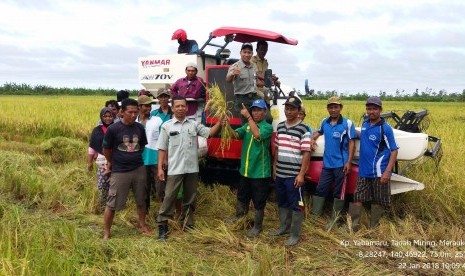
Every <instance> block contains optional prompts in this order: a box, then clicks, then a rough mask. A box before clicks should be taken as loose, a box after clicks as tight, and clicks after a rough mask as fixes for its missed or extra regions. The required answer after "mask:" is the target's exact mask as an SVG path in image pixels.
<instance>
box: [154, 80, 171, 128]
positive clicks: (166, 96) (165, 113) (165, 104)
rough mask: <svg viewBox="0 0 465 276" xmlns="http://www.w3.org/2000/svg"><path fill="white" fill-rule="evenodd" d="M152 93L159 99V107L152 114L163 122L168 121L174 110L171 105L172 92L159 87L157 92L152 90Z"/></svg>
mask: <svg viewBox="0 0 465 276" xmlns="http://www.w3.org/2000/svg"><path fill="white" fill-rule="evenodd" d="M152 95H153V96H155V98H157V100H158V104H159V106H160V107H159V108H158V109H154V110H152V112H150V116H158V117H160V118H161V120H162V121H163V122H166V121H168V120H169V119H171V117H172V116H173V111H172V110H171V107H170V105H169V101H170V97H171V94H170V93H169V91H168V90H167V89H165V88H159V89H158V90H157V92H152Z"/></svg>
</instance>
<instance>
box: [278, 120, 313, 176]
mask: <svg viewBox="0 0 465 276" xmlns="http://www.w3.org/2000/svg"><path fill="white" fill-rule="evenodd" d="M309 128H310V127H309V126H308V125H305V124H304V123H302V122H300V123H299V124H297V125H295V126H287V125H286V121H283V122H281V123H279V124H278V128H277V132H276V138H275V141H274V143H275V146H276V147H277V148H278V160H277V162H276V176H278V177H281V178H287V177H295V176H297V175H298V174H299V172H300V167H301V166H302V157H303V152H304V151H311V147H310V139H311V135H312V130H311V128H310V129H309Z"/></svg>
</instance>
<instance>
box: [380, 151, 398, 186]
mask: <svg viewBox="0 0 465 276" xmlns="http://www.w3.org/2000/svg"><path fill="white" fill-rule="evenodd" d="M397 153H398V150H393V151H391V156H390V157H389V162H388V165H387V167H386V170H385V171H384V172H383V174H382V175H381V179H380V180H379V182H381V183H382V184H386V183H388V182H389V179H391V171H392V167H393V166H394V164H395V163H396V159H397Z"/></svg>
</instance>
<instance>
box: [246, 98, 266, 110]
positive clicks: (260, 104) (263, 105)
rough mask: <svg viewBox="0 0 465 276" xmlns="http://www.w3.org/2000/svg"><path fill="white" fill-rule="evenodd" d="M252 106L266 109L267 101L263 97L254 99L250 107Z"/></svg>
mask: <svg viewBox="0 0 465 276" xmlns="http://www.w3.org/2000/svg"><path fill="white" fill-rule="evenodd" d="M252 107H258V108H261V109H266V103H265V101H264V100H263V99H256V100H255V101H253V103H252V105H251V106H250V108H252Z"/></svg>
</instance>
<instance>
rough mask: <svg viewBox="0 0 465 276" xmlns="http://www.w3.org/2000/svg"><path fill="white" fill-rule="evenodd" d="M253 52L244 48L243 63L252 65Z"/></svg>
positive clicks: (242, 53) (242, 51)
mask: <svg viewBox="0 0 465 276" xmlns="http://www.w3.org/2000/svg"><path fill="white" fill-rule="evenodd" d="M252 55H253V53H252V50H250V49H249V48H244V49H242V50H241V60H242V62H244V63H245V64H249V63H250V59H251V58H252Z"/></svg>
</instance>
